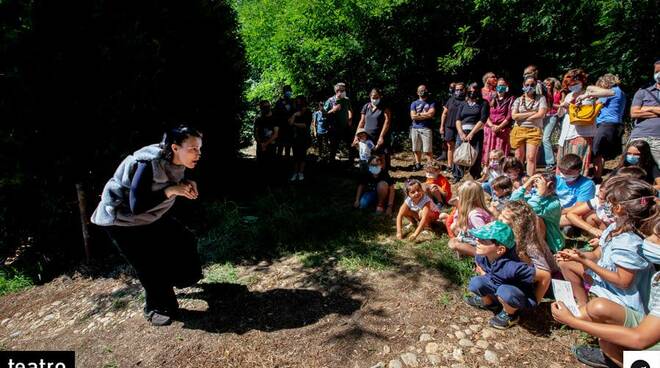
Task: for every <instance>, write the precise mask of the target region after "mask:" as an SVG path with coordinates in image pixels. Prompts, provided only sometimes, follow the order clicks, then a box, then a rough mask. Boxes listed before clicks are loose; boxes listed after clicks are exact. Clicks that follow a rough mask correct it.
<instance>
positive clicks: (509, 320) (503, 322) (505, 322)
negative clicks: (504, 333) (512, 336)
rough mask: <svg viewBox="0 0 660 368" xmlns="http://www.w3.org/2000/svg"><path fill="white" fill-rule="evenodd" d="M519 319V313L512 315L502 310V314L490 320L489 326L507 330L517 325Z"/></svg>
mask: <svg viewBox="0 0 660 368" xmlns="http://www.w3.org/2000/svg"><path fill="white" fill-rule="evenodd" d="M519 319H520V318H519V317H518V313H516V314H514V315H511V314H509V313H507V312H506V311H505V310H502V311H501V312H500V313H498V314H496V315H495V317H493V318H491V319H490V323H489V324H490V325H491V326H492V327H494V328H497V329H500V330H506V329H507V328H509V327H511V326H514V325H516V324H517V323H518V320H519Z"/></svg>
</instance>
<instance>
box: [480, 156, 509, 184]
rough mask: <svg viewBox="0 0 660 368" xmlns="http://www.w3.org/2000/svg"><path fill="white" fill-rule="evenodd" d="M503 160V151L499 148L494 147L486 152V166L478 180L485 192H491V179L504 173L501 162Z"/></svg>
mask: <svg viewBox="0 0 660 368" xmlns="http://www.w3.org/2000/svg"><path fill="white" fill-rule="evenodd" d="M503 161H504V152H503V151H502V150H501V149H495V150H492V151H490V152H489V153H488V166H485V167H484V169H483V171H482V172H481V178H480V179H479V180H478V181H479V182H480V183H482V184H481V187H482V188H484V192H486V194H488V195H491V194H492V185H493V180H495V179H496V178H497V177H499V176H502V175H504V171H503V170H502V163H503Z"/></svg>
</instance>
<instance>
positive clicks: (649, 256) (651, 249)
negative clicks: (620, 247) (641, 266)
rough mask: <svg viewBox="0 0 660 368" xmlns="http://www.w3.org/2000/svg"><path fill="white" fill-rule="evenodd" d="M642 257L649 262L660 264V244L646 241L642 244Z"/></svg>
mask: <svg viewBox="0 0 660 368" xmlns="http://www.w3.org/2000/svg"><path fill="white" fill-rule="evenodd" d="M642 256H643V257H644V258H645V259H646V260H647V261H649V262H651V263H655V264H660V244H655V243H651V242H650V241H648V240H647V239H644V242H643V243H642Z"/></svg>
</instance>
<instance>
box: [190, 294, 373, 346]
mask: <svg viewBox="0 0 660 368" xmlns="http://www.w3.org/2000/svg"><path fill="white" fill-rule="evenodd" d="M200 288H201V291H197V292H191V293H184V294H178V297H179V298H184V299H185V298H188V299H203V300H205V301H206V302H207V303H208V309H207V310H206V311H194V310H187V309H181V310H180V312H181V315H180V320H181V321H182V322H183V328H188V329H195V330H204V331H207V332H212V333H225V332H233V333H237V334H244V333H246V332H248V331H251V330H259V331H266V332H271V331H278V330H283V329H290V328H299V327H304V326H308V325H311V324H314V323H316V322H317V321H319V320H320V319H321V318H322V317H324V316H327V315H329V314H340V315H345V316H346V315H351V314H353V312H355V311H357V310H358V309H359V308H360V305H361V303H360V301H358V300H356V299H352V298H349V297H346V296H342V295H339V294H334V293H333V294H328V295H327V296H324V295H323V294H322V293H321V292H319V291H315V290H305V289H272V290H268V291H265V292H259V291H249V290H248V288H247V287H246V286H244V285H239V284H229V283H215V284H201V285H200Z"/></svg>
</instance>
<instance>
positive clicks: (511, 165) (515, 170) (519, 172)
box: [502, 157, 526, 190]
mask: <svg viewBox="0 0 660 368" xmlns="http://www.w3.org/2000/svg"><path fill="white" fill-rule="evenodd" d="M502 171H503V172H504V174H505V175H506V176H508V177H509V178H510V179H511V181H512V182H513V189H514V190H515V189H518V188H520V186H521V185H522V184H523V180H524V179H525V172H526V171H525V168H524V166H523V163H522V162H520V160H518V159H517V158H515V157H507V158H505V159H504V161H503V163H502Z"/></svg>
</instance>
